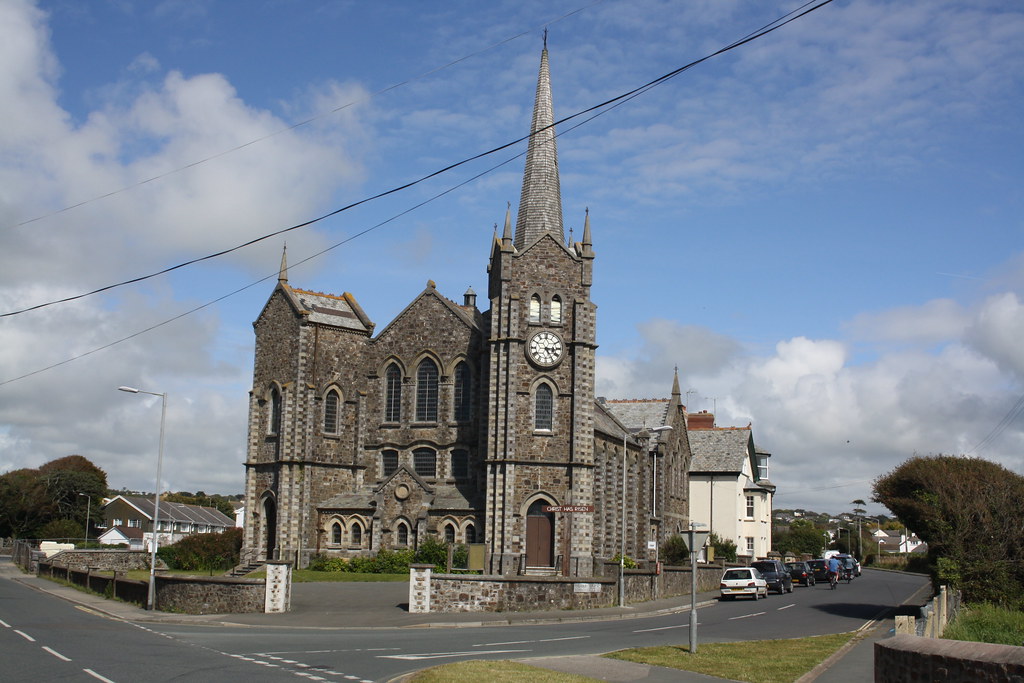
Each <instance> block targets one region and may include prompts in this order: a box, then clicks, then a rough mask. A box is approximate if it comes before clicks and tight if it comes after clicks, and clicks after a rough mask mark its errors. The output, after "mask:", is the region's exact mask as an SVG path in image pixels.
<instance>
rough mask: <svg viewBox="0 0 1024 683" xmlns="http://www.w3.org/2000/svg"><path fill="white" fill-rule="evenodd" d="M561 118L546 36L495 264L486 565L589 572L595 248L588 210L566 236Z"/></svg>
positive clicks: (496, 569)
mask: <svg viewBox="0 0 1024 683" xmlns="http://www.w3.org/2000/svg"><path fill="white" fill-rule="evenodd" d="M553 123H554V110H553V106H552V99H551V80H550V73H549V68H548V52H547V46H546V45H545V47H544V50H543V51H542V53H541V62H540V74H539V76H538V79H537V93H536V100H535V104H534V111H533V121H532V125H531V131H530V133H531V135H530V141H529V147H528V151H527V157H526V168H525V171H524V173H523V186H522V194H521V197H520V202H519V210H518V216H517V219H516V225H515V232H514V235H513V230H512V216H511V210H509V211H508V212H507V213H506V216H505V225H504V230H503V232H502V235H501V237H500V238H498V237H497V236H496V237H495V240H494V244H493V246H492V250H491V260H490V266H489V268H488V271H489V287H488V297H489V299H490V305H491V310H490V332H489V339H488V346H489V363H488V382H487V384H488V388H489V395H488V397H487V400H488V410H487V424H486V426H485V428H484V432H485V450H486V453H485V457H486V468H487V477H486V479H487V492H486V493H487V497H486V502H485V512H484V516H485V518H486V525H487V529H486V533H485V538H486V542H487V544H488V550H489V554H490V566H489V567H488V568H487V570H488V571H490V572H493V573H499V574H509V573H512V574H514V573H518V572H520V571H522V570H524V569H525V568H526V567H531V568H538V569H547V570H548V571H559V572H560V573H562V574H565V575H571V576H577V575H579V576H592V575H594V566H593V561H594V560H593V531H594V530H593V524H594V514H593V510H594V500H593V495H594V354H595V349H596V348H597V344H596V320H595V318H596V306H595V305H594V304H593V302H591V300H590V287H591V283H592V276H593V261H594V252H593V249H592V244H591V233H590V217H589V214H588V215H587V217H586V222H585V226H584V230H583V240H582V241H581V242H578V243H575V244H571V245H567V244H566V241H565V231H564V228H563V224H562V198H561V190H560V186H559V176H558V153H557V146H556V141H555V129H554V127H553ZM523 561H525V564H526V567H520V566H519V564H520V563H522V562H523Z"/></svg>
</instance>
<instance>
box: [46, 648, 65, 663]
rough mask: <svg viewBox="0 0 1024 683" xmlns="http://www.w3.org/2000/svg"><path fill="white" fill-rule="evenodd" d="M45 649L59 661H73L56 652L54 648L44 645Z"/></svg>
mask: <svg viewBox="0 0 1024 683" xmlns="http://www.w3.org/2000/svg"><path fill="white" fill-rule="evenodd" d="M43 649H44V650H46V651H47V652H49V653H50V654H51V655H53V656H54V657H56V658H57V659H63V660H64V661H65V662H70V661H71V658H70V657H65V656H64V655H62V654H61V653H59V652H57V651H56V650H54V649H53V648H52V647H47V646H46V645H43Z"/></svg>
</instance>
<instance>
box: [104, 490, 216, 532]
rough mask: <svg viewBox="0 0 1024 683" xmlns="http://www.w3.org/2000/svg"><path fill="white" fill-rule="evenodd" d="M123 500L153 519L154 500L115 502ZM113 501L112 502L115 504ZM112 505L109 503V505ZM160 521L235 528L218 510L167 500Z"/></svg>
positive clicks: (136, 498) (133, 498)
mask: <svg viewBox="0 0 1024 683" xmlns="http://www.w3.org/2000/svg"><path fill="white" fill-rule="evenodd" d="M117 498H121V499H123V500H124V501H126V502H127V503H129V504H130V505H132V506H133V507H135V508H136V509H138V511H139V512H141V513H142V514H143V515H145V516H146V518H147V519H153V499H152V498H147V497H143V496H117V497H116V498H114V499H113V500H117ZM113 500H112V501H111V502H113ZM109 504H110V503H108V505H109ZM160 519H161V521H170V522H190V523H193V524H206V525H207V526H220V527H233V526H234V525H235V520H233V519H231V518H230V517H228V516H227V515H225V514H224V513H223V512H221V511H220V510H218V509H217V508H210V507H203V506H201V505H186V504H185V503H171V502H169V501H166V500H161V501H160Z"/></svg>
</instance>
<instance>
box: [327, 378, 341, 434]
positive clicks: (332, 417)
mask: <svg viewBox="0 0 1024 683" xmlns="http://www.w3.org/2000/svg"><path fill="white" fill-rule="evenodd" d="M340 403H341V401H340V399H339V397H338V392H337V391H335V390H334V389H331V390H330V391H328V392H327V397H326V398H324V434H337V433H338V406H339V405H340Z"/></svg>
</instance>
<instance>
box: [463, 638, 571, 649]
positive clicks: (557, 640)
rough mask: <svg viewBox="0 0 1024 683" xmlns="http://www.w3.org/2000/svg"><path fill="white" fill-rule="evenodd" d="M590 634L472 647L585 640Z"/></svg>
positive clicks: (484, 644)
mask: <svg viewBox="0 0 1024 683" xmlns="http://www.w3.org/2000/svg"><path fill="white" fill-rule="evenodd" d="M589 637H590V636H566V637H564V638H543V639H541V640H508V641H505V642H503V643H477V644H476V645H474V646H473V647H496V646H498V645H528V644H529V643H558V642H561V641H563V640H585V639H587V638H589Z"/></svg>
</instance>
